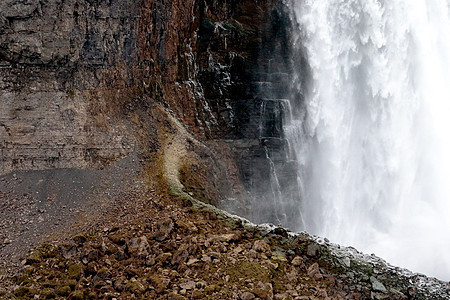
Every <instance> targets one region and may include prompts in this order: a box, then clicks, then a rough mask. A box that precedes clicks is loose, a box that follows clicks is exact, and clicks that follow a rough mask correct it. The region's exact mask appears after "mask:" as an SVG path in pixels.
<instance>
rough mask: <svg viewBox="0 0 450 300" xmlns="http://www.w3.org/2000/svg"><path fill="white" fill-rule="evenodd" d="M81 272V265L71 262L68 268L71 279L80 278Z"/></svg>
mask: <svg viewBox="0 0 450 300" xmlns="http://www.w3.org/2000/svg"><path fill="white" fill-rule="evenodd" d="M82 272H83V265H81V264H72V265H70V266H69V268H68V275H69V278H71V279H77V280H78V279H80V277H81V274H82Z"/></svg>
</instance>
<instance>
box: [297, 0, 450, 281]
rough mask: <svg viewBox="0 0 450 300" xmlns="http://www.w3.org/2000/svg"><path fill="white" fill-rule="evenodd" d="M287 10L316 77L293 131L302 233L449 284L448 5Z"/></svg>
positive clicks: (410, 2) (428, 2)
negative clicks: (355, 249)
mask: <svg viewBox="0 0 450 300" xmlns="http://www.w3.org/2000/svg"><path fill="white" fill-rule="evenodd" d="M289 5H290V10H291V11H292V14H293V24H294V26H295V28H294V30H293V31H294V42H293V51H294V56H293V57H298V55H297V56H296V55H295V52H296V51H297V52H300V51H301V52H302V53H304V55H305V56H306V58H307V61H308V65H309V72H310V80H309V81H308V86H306V87H305V86H302V87H301V89H303V90H304V91H306V94H305V97H304V100H303V102H302V104H301V105H302V109H300V110H298V111H303V112H304V113H303V114H297V121H296V123H294V124H291V125H294V126H293V127H294V128H295V130H292V128H291V129H290V130H288V132H289V134H288V135H289V139H290V141H291V144H292V145H293V147H294V148H295V151H296V154H297V159H298V160H299V163H300V172H299V182H300V183H301V191H300V192H301V198H302V204H301V206H302V209H303V213H302V215H303V217H302V218H303V220H302V222H298V228H296V229H298V230H303V229H306V230H308V231H309V232H311V233H313V234H318V235H321V236H325V237H328V238H329V239H330V240H332V241H333V242H337V243H341V244H344V245H351V246H355V247H357V248H358V249H360V250H363V251H365V252H368V253H375V254H376V255H378V256H380V257H382V258H384V259H386V260H387V261H388V262H390V263H392V264H396V265H399V266H402V267H407V268H409V269H411V270H412V271H416V272H422V273H425V274H427V275H431V276H436V277H438V278H440V279H445V280H450V253H449V249H450V18H449V3H448V2H447V1H445V0H395V1H385V0H320V1H317V0H304V1H299V0H292V2H291V3H290V4H289ZM299 65H300V64H299ZM302 72H305V68H300V67H298V68H296V71H295V72H294V74H292V82H293V84H292V85H293V86H292V90H293V91H295V90H298V89H299V86H298V85H299V84H300V82H299V80H296V78H298V77H299V76H300V74H301V73H302ZM303 84H304V82H303ZM297 105H298V104H297Z"/></svg>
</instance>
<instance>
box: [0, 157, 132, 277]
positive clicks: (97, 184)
mask: <svg viewBox="0 0 450 300" xmlns="http://www.w3.org/2000/svg"><path fill="white" fill-rule="evenodd" d="M139 170H140V166H139V159H138V158H137V156H136V155H130V156H129V157H127V158H125V159H123V160H121V161H120V162H118V163H116V164H114V165H112V166H109V167H107V168H105V169H103V170H92V169H85V170H78V169H56V170H43V171H20V172H16V173H14V174H9V175H5V176H1V177H0V268H1V269H3V270H7V271H8V272H13V271H14V270H16V269H17V267H18V266H20V257H23V256H24V255H25V254H26V253H27V252H28V251H29V249H30V248H32V247H37V246H39V244H40V243H41V242H42V241H43V240H45V239H48V238H49V236H50V235H55V234H56V233H58V232H64V231H65V230H66V229H67V228H70V227H71V226H72V225H73V224H74V223H77V222H80V221H82V220H83V219H84V218H85V217H84V216H85V215H89V214H95V213H96V212H98V211H100V210H102V207H108V208H110V207H111V206H112V204H114V205H117V203H120V201H121V200H122V199H123V198H124V197H125V195H126V196H128V197H130V196H132V191H137V190H138V189H136V185H137V183H138V182H139V181H138V179H137V175H138V174H139ZM54 238H56V236H54Z"/></svg>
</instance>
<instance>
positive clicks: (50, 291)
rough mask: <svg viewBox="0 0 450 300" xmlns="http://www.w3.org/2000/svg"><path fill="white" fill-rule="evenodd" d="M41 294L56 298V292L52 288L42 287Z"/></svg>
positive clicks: (46, 297) (48, 297)
mask: <svg viewBox="0 0 450 300" xmlns="http://www.w3.org/2000/svg"><path fill="white" fill-rule="evenodd" d="M41 296H43V297H44V299H54V298H56V292H55V290H54V289H52V288H46V289H42V290H41Z"/></svg>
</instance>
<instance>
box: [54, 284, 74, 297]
mask: <svg viewBox="0 0 450 300" xmlns="http://www.w3.org/2000/svg"><path fill="white" fill-rule="evenodd" d="M55 292H56V294H58V295H59V296H69V295H70V292H72V290H71V288H70V286H67V285H65V286H61V287H58V288H57V289H56V290H55Z"/></svg>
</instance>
